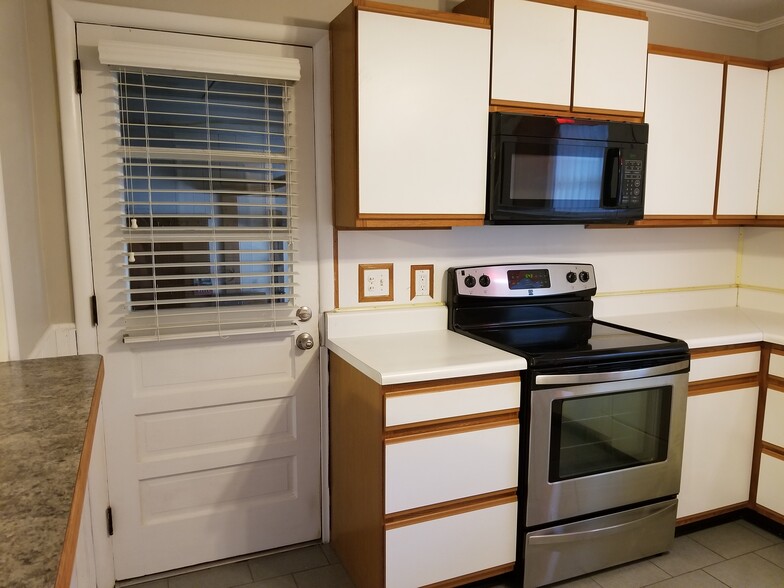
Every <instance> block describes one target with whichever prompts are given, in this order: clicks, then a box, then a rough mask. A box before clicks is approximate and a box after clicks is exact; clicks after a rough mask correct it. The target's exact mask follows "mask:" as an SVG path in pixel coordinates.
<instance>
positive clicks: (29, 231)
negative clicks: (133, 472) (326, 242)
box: [0, 0, 784, 356]
mask: <svg viewBox="0 0 784 588" xmlns="http://www.w3.org/2000/svg"><path fill="white" fill-rule="evenodd" d="M390 1H391V2H393V3H399V4H406V5H412V6H420V7H424V8H437V9H440V10H449V9H451V8H452V6H454V5H455V4H457V1H456V0H390ZM95 3H97V4H109V5H118V6H132V7H135V8H147V9H157V10H165V11H172V12H181V13H193V14H202V15H211V16H215V17H227V18H238V19H243V20H246V21H259V22H270V23H277V24H290V25H298V26H310V27H317V28H326V27H327V23H328V22H329V20H331V19H332V18H333V17H334V16H335V15H337V14H338V13H339V12H340V10H341V9H342V8H343V7H344V6H345V5H347V4H348V3H349V0H319V1H318V2H315V1H313V0H287V1H285V2H284V1H282V0H279V1H269V2H263V3H260V2H258V1H257V0H225V1H223V2H214V1H212V0H97V1H96V2H95ZM649 18H650V40H651V42H653V43H659V44H670V45H675V46H681V47H687V48H693V49H699V50H705V51H717V52H723V53H732V54H736V55H742V56H752V57H765V58H772V57H778V56H784V34H782V32H784V27H778V28H777V29H771V30H768V31H764V32H762V33H759V34H758V35H755V34H754V33H751V32H749V31H741V30H738V29H732V28H728V27H723V26H719V25H712V24H705V23H700V22H698V21H694V20H689V19H681V18H677V17H673V16H666V15H660V14H656V13H653V12H651V13H649ZM51 38H52V33H51V23H50V15H49V0H3V2H0V73H4V74H5V76H4V77H3V79H4V81H6V85H5V87H6V96H5V100H4V104H3V108H0V149H2V153H3V154H5V153H6V152H7V151H8V152H10V153H11V155H9V157H12V158H13V163H11V164H10V166H11V167H12V168H13V174H12V177H11V178H10V179H9V180H8V183H9V184H10V186H9V190H10V191H11V192H12V195H11V196H9V199H10V200H12V204H10V205H9V216H10V218H11V219H12V223H11V224H12V225H13V229H12V230H13V234H12V242H13V248H14V251H13V257H14V278H15V281H14V282H15V283H14V286H15V289H16V291H17V293H18V296H17V300H18V308H17V314H18V319H19V320H18V323H19V331H20V338H21V339H23V340H22V342H21V343H22V349H21V351H22V354H23V356H24V355H25V354H26V352H29V351H30V349H31V346H32V345H34V344H35V340H36V339H37V338H38V337H40V336H41V334H42V333H43V330H44V329H45V328H46V325H48V324H54V323H68V322H72V321H73V301H72V299H71V274H70V267H69V257H68V241H67V228H66V223H65V218H66V215H65V204H64V202H65V198H64V191H63V188H62V185H63V179H62V169H61V164H60V161H61V157H60V147H59V144H60V140H59V126H58V120H57V92H56V87H55V84H54V79H55V74H54V58H53V55H52V49H51ZM499 230H500V231H503V229H493V228H488V229H481V230H480V231H487V232H479V233H477V234H476V235H479V236H473V237H471V238H472V239H474V240H475V241H479V242H484V241H485V240H488V242H489V243H490V245H488V247H489V250H488V251H487V255H488V257H491V256H493V255H495V253H496V249H497V247H499V246H500V243H501V240H498V245H493V244H492V243H495V242H496V240H497V239H496V237H495V236H494V235H495V234H496V232H497V231H499ZM563 230H564V231H566V232H567V233H568V232H570V231H573V232H577V231H578V229H576V228H565V229H563ZM686 232H687V233H688V234H689V235H690V237H689V239H691V240H693V241H694V242H698V241H699V240H700V239H699V237H698V235H701V234H704V233H707V232H708V231H705V230H703V231H700V230H695V231H692V230H688V231H686ZM639 233H640V232H639V231H635V232H634V233H630V234H632V235H638V234H639ZM450 234H451V235H461V234H462V233H460V232H459V231H453V232H451V233H449V232H428V233H422V234H420V235H419V236H418V237H417V238H416V239H415V240H414V241H415V242H416V243H417V244H418V246H419V247H425V248H427V247H430V246H431V245H432V246H434V247H450V246H452V245H458V246H459V245H460V243H459V242H458V243H450V242H449V241H450V239H454V237H445V235H450ZM466 234H471V235H474V233H471V232H470V231H469V232H468V233H466ZM499 234H500V233H499ZM568 234H571V233H568ZM575 234H579V233H575ZM655 234H656V233H651V235H655ZM372 235H376V236H377V237H378V243H379V244H380V245H383V244H384V243H386V242H387V240H388V239H389V236H387V237H384V236H383V234H382V233H372ZM425 235H430V236H425ZM646 235H648V233H647V231H646ZM582 238H583V237H580V238H579V239H582ZM649 238H652V237H647V236H646V237H644V239H649ZM713 238H715V237H710V238H709V239H708V240H709V241H710V240H711V239H713ZM358 239H362V238H361V237H351V236H346V235H341V241H344V242H345V243H344V245H343V246H342V248H341V250H340V254H341V274H342V273H343V272H344V271H346V270H344V266H345V265H346V264H348V265H350V264H352V263H353V262H354V260H353V259H352V257H353V256H354V255H355V253H354V252H353V249H352V247H353V246H352V243H353V242H355V241H357V240H358ZM609 239H610V240H614V239H627V240H628V241H629V242H630V243H632V244H634V243H635V242H637V238H635V237H628V238H626V237H611V238H609ZM368 240H371V241H372V240H373V239H372V238H368ZM458 240H459V239H458ZM732 240H733V237H729V238H728V239H727V242H730V241H732ZM524 241H525V239H524ZM568 242H569V243H572V244H574V246H575V247H579V249H578V251H582V252H584V253H585V256H590V254H591V252H590V251H588V250H585V249H584V247H594V246H598V247H599V248H600V249H601V247H602V245H601V243H602V242H603V238H597V237H587V241H586V242H585V243H582V242H579V241H578V238H577V237H574V236H572V237H570V239H569V240H568ZM533 245H537V246H539V245H540V244H539V243H533ZM651 245H652V246H656V247H658V246H661V245H662V244H661V243H658V242H657V243H652V244H651ZM357 246H365V245H364V244H363V243H359V242H358V243H357ZM535 251H537V254H539V251H540V249H538V248H536V249H535ZM564 255H566V254H564ZM344 257H345V260H344ZM455 259H457V256H455ZM403 261H405V260H403V259H401V263H402V262H403ZM444 263H447V262H446V260H445V261H444ZM597 271H598V270H597ZM346 281H347V280H346V279H345V278H342V279H341V287H345V284H346ZM348 281H354V280H353V279H352V280H348ZM405 281H407V279H406V280H405ZM637 287H639V286H637ZM354 288H355V286H354ZM353 296H355V294H352V292H351V291H349V292H347V293H346V294H345V300H347V301H349V302H350V301H351V299H352V297H353ZM341 304H343V301H341Z"/></svg>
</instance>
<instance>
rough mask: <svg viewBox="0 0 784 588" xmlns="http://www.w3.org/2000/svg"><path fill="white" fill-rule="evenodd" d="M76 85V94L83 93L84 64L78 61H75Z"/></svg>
mask: <svg viewBox="0 0 784 588" xmlns="http://www.w3.org/2000/svg"><path fill="white" fill-rule="evenodd" d="M74 85H75V86H76V93H77V94H81V93H82V64H81V62H80V61H79V60H78V59H74Z"/></svg>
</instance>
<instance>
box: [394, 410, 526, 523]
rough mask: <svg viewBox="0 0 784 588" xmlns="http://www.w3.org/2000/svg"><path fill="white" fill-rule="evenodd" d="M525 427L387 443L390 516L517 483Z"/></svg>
mask: <svg viewBox="0 0 784 588" xmlns="http://www.w3.org/2000/svg"><path fill="white" fill-rule="evenodd" d="M519 435H520V426H519V425H517V424H514V425H504V426H498V427H492V428H486V429H479V430H474V431H469V432H465V433H453V434H449V435H439V436H435V437H427V438H420V439H416V440H412V441H397V442H394V443H390V442H387V445H386V480H385V499H384V502H385V505H384V506H385V509H384V512H385V513H386V514H390V513H394V512H399V511H402V510H408V509H411V508H417V507H420V506H427V505H432V504H438V503H441V502H446V501H449V500H456V499H458V498H465V497H468V496H477V495H479V494H485V493H487V492H496V491H498V490H506V489H508V488H515V487H516V486H517V462H518V453H519Z"/></svg>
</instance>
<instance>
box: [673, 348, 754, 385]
mask: <svg viewBox="0 0 784 588" xmlns="http://www.w3.org/2000/svg"><path fill="white" fill-rule="evenodd" d="M759 367H760V352H759V351H747V352H743V353H728V354H725V355H714V356H711V357H697V358H696V359H692V362H691V369H690V371H689V381H690V382H697V381H699V380H710V379H713V378H726V377H727V376H737V375H740V374H756V373H758V372H759Z"/></svg>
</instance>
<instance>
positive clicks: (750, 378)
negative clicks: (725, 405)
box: [689, 372, 759, 396]
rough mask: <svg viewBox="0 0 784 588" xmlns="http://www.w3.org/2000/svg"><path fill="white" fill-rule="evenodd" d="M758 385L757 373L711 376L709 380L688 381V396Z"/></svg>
mask: <svg viewBox="0 0 784 588" xmlns="http://www.w3.org/2000/svg"><path fill="white" fill-rule="evenodd" d="M757 387H759V374H758V373H757V372H755V373H751V374H742V375H739V376H729V377H724V378H712V379H710V380H700V381H698V382H690V383H689V396H701V395H703V394H716V393H718V392H727V391H729V390H742V389H744V388H757Z"/></svg>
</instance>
